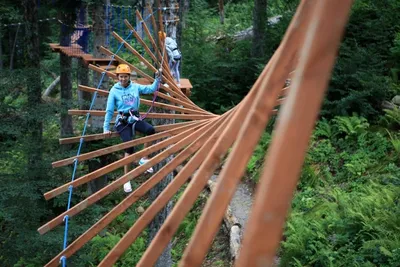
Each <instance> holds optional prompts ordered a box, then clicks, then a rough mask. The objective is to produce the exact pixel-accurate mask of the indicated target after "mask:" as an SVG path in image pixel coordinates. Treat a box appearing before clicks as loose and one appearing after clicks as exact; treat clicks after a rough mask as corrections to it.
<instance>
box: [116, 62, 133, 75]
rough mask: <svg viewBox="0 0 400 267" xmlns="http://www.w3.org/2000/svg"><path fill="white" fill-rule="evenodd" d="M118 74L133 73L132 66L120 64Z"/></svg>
mask: <svg viewBox="0 0 400 267" xmlns="http://www.w3.org/2000/svg"><path fill="white" fill-rule="evenodd" d="M115 73H116V74H129V75H130V74H131V68H129V66H128V65H127V64H119V65H118V67H117V69H116V71H115Z"/></svg>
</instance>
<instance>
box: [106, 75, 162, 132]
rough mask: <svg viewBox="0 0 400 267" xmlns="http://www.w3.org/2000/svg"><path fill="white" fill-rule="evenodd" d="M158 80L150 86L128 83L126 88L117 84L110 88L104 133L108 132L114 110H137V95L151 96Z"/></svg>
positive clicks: (138, 102) (138, 100) (138, 101)
mask: <svg viewBox="0 0 400 267" xmlns="http://www.w3.org/2000/svg"><path fill="white" fill-rule="evenodd" d="M158 83H159V81H158V79H155V80H154V82H153V84H151V85H140V84H137V83H132V82H129V85H128V86H127V87H123V86H122V85H121V84H120V83H119V82H118V83H116V84H114V86H113V87H112V88H111V90H110V93H109V95H108V98H107V107H106V116H105V118H104V125H103V129H104V131H109V130H110V121H111V119H112V117H113V115H114V108H115V107H116V108H117V111H118V112H120V111H122V112H124V113H126V112H128V111H129V110H130V109H134V110H138V109H139V104H140V98H139V95H141V94H151V93H153V92H154V91H156V90H157V87H158Z"/></svg>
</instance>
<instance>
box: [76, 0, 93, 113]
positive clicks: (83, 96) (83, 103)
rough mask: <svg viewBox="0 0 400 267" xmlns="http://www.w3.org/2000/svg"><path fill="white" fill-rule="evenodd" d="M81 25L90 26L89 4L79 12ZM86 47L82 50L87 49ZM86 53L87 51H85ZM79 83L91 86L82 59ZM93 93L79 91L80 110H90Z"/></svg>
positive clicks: (84, 5) (79, 66)
mask: <svg viewBox="0 0 400 267" xmlns="http://www.w3.org/2000/svg"><path fill="white" fill-rule="evenodd" d="M78 20H79V24H80V26H82V27H86V25H87V24H88V12H87V4H86V3H82V4H81V8H80V11H79V18H78ZM85 48H87V47H84V48H82V49H85ZM85 52H86V51H85ZM78 83H79V84H82V85H89V69H88V68H87V66H86V65H85V62H84V61H83V59H82V58H78ZM91 96H92V95H91V93H89V92H85V91H81V90H78V99H79V108H80V109H83V110H86V109H89V104H88V103H89V102H90V100H91Z"/></svg>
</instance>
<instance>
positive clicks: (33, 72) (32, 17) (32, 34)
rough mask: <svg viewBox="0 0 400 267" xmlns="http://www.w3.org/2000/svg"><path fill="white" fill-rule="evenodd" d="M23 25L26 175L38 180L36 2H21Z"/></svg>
mask: <svg viewBox="0 0 400 267" xmlns="http://www.w3.org/2000/svg"><path fill="white" fill-rule="evenodd" d="M22 5H23V8H24V21H25V22H26V23H25V29H26V30H25V49H26V50H25V51H26V52H25V53H24V55H25V65H26V67H27V68H26V73H27V75H28V77H27V78H26V80H27V91H28V103H27V109H28V112H27V115H28V116H29V122H30V123H29V127H27V133H28V140H29V142H28V144H29V145H28V147H27V153H28V154H27V155H28V168H27V174H28V176H29V177H31V178H34V179H36V178H39V177H40V175H39V174H40V170H41V167H40V166H41V163H42V149H43V147H42V143H43V142H42V133H43V123H42V114H40V113H41V111H40V107H41V99H42V98H41V97H42V94H41V90H42V87H41V79H40V53H39V27H38V14H37V12H38V11H37V6H36V0H23V1H22Z"/></svg>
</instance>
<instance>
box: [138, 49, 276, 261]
mask: <svg viewBox="0 0 400 267" xmlns="http://www.w3.org/2000/svg"><path fill="white" fill-rule="evenodd" d="M281 51H282V48H280V49H278V55H279V53H281ZM276 60H277V56H276V54H274V56H273V58H272V59H271V61H270V62H269V63H268V65H267V66H266V68H265V69H264V71H263V72H262V74H261V75H260V77H259V78H258V79H257V81H256V83H255V84H254V86H253V88H252V89H251V91H250V93H249V94H248V95H247V96H246V98H245V99H244V100H243V101H242V102H241V103H240V105H239V106H238V107H237V111H236V112H235V114H234V115H233V118H232V119H231V120H230V121H229V123H228V125H226V127H224V129H223V130H222V132H221V133H219V137H218V139H217V141H216V143H215V145H214V146H213V147H212V148H211V149H209V151H208V155H207V157H206V158H205V160H204V161H203V162H202V164H201V166H200V168H199V169H198V170H197V172H196V174H195V175H194V177H193V178H192V181H191V183H190V185H189V186H188V187H187V188H186V190H185V191H184V193H183V195H182V196H181V197H180V199H179V201H178V202H177V203H176V205H175V207H174V208H173V210H172V212H171V213H170V215H169V216H168V218H167V220H166V221H165V222H164V224H163V225H162V226H161V228H160V230H159V231H158V233H157V235H156V236H155V237H154V239H153V240H152V242H151V244H150V245H149V247H148V248H147V250H146V251H145V253H144V254H143V256H142V258H141V260H140V261H139V263H138V264H137V266H141V267H143V266H152V265H153V264H154V263H155V261H156V260H157V258H158V256H159V255H161V253H162V251H163V250H164V248H165V246H166V245H167V244H168V242H169V240H171V237H172V235H173V234H174V233H175V232H176V231H177V229H178V227H179V224H180V223H181V222H182V220H183V219H184V217H185V216H186V214H187V212H189V211H190V209H191V207H192V205H193V203H194V202H195V200H196V198H197V197H198V195H199V194H200V192H201V191H202V190H203V188H204V187H205V186H206V184H207V181H208V179H209V177H210V176H211V174H212V173H213V172H214V171H215V169H216V168H217V166H218V165H219V163H220V160H221V159H222V158H223V157H224V155H225V154H226V153H227V151H228V149H229V148H230V147H231V145H232V144H233V143H234V141H235V140H236V137H237V135H238V133H239V130H240V127H241V126H242V123H238V122H243V121H244V119H245V118H246V116H247V114H248V112H249V110H250V109H251V108H252V103H253V102H254V101H255V98H256V95H257V93H258V92H259V91H260V90H261V88H262V86H263V85H264V83H265V77H266V75H267V73H270V68H271V66H273V65H274V64H276V63H275V61H276ZM267 101H268V99H267ZM273 101H274V102H275V100H273ZM274 102H273V103H274ZM220 219H221V218H220ZM192 266H198V265H192Z"/></svg>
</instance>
